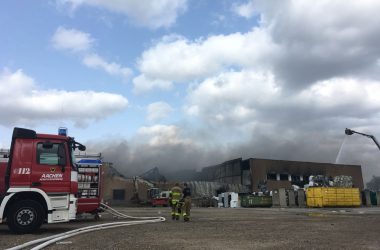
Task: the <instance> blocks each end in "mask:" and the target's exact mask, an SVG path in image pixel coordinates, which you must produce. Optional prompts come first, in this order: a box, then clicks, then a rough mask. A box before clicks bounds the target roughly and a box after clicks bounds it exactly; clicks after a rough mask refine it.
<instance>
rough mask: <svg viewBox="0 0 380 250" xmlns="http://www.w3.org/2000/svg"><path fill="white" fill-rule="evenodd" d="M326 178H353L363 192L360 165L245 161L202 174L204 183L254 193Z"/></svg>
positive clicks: (210, 169) (231, 161)
mask: <svg viewBox="0 0 380 250" xmlns="http://www.w3.org/2000/svg"><path fill="white" fill-rule="evenodd" d="M311 175H313V176H316V175H323V176H326V177H330V178H334V177H335V176H339V175H346V176H351V177H352V179H353V185H354V187H357V188H359V189H361V190H362V189H364V183H363V176H362V171H361V166H360V165H346V164H332V163H319V162H302V161H284V160H269V159H257V158H250V159H246V160H243V159H242V158H238V159H234V160H230V161H226V162H223V163H221V164H218V165H214V166H210V167H206V168H204V169H203V170H202V172H201V174H200V179H201V180H204V181H215V182H222V183H231V184H242V185H244V186H247V187H249V188H250V190H251V191H252V192H255V191H260V190H261V189H262V187H265V188H266V189H267V190H274V189H278V188H291V187H292V185H297V186H300V187H303V185H304V184H307V183H308V182H309V177H310V176H311Z"/></svg>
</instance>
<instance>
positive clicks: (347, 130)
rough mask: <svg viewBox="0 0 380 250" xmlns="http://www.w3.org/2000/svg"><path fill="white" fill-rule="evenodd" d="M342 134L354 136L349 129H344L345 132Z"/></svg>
mask: <svg viewBox="0 0 380 250" xmlns="http://www.w3.org/2000/svg"><path fill="white" fill-rule="evenodd" d="M344 133H346V135H352V134H354V132H352V130H351V129H349V128H346V130H345V131H344Z"/></svg>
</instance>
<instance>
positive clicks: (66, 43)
mask: <svg viewBox="0 0 380 250" xmlns="http://www.w3.org/2000/svg"><path fill="white" fill-rule="evenodd" d="M51 42H52V44H53V47H54V48H56V49H63V50H71V51H74V52H79V51H86V50H89V49H90V48H91V47H92V45H93V43H94V39H93V38H92V37H91V35H90V34H88V33H85V32H82V31H79V30H76V29H66V28H64V27H58V28H57V30H56V31H55V33H54V35H53V37H52V38H51Z"/></svg>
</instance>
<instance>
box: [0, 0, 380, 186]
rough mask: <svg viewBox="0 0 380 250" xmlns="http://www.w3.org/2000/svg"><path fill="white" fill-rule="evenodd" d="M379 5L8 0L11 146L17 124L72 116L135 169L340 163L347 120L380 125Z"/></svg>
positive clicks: (359, 146) (359, 155) (339, 0)
mask: <svg viewBox="0 0 380 250" xmlns="http://www.w3.org/2000/svg"><path fill="white" fill-rule="evenodd" d="M379 7H380V4H379V3H378V1H375V0H363V1H361V2H360V3H358V2H357V1H343V0H335V1H327V0H322V1H318V3H315V2H314V1H307V0H296V1H269V0H267V1H260V0H241V1H227V0H209V1H204V0H157V1H149V0H140V1H133V0H126V1H116V0H107V1H106V0H96V1H91V0H51V1H33V2H32V1H2V2H1V4H0V99H1V102H0V147H1V148H7V147H9V142H10V136H11V131H12V128H13V127H14V126H19V127H27V128H32V129H35V130H36V131H38V132H44V133H56V132H57V128H58V127H60V126H66V127H68V129H69V133H70V135H72V136H75V137H76V138H77V139H78V140H80V141H82V142H85V143H87V144H88V145H89V147H90V149H91V150H92V151H99V152H100V151H101V152H104V154H105V155H106V157H108V160H111V161H115V162H116V163H117V164H116V165H118V167H119V168H120V169H122V170H123V171H124V173H127V174H136V173H138V172H139V171H140V172H141V171H144V170H147V169H149V168H152V167H154V166H159V167H161V168H164V169H165V168H166V169H173V168H176V169H184V168H200V167H202V166H207V165H208V164H217V163H220V162H222V161H225V160H229V159H231V158H233V157H262V158H275V159H286V160H307V161H322V162H335V160H336V155H337V153H338V151H339V149H340V147H341V145H342V141H343V140H344V138H345V136H344V128H346V127H350V128H353V129H356V130H359V131H363V132H367V133H371V134H374V135H379V134H380V129H379V126H378V125H379V123H380V119H379V108H380V101H379V99H378V96H379V94H380V85H379V83H380V82H379V77H378V76H379V74H378V73H379V67H380V49H379V47H378V44H379V42H380V41H379V40H380V20H376V19H379V18H378V17H377V16H378V15H377V12H376V10H378V9H379ZM370 17H371V18H370ZM347 141H348V142H347V143H345V145H344V147H345V150H343V151H342V155H341V157H340V158H339V160H340V163H349V164H361V165H363V172H364V174H365V176H366V178H367V179H368V178H369V177H370V176H371V175H372V174H380V170H378V168H377V167H376V166H377V162H378V160H379V157H378V156H377V154H378V152H377V149H376V148H375V147H373V143H372V142H371V141H368V140H366V138H358V137H354V138H352V137H350V138H349V139H347ZM173 159H175V161H174V162H173Z"/></svg>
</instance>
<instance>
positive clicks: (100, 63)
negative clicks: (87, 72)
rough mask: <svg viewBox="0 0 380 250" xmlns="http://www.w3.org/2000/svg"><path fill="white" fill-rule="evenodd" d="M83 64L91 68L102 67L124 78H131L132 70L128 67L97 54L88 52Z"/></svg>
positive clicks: (109, 72)
mask: <svg viewBox="0 0 380 250" xmlns="http://www.w3.org/2000/svg"><path fill="white" fill-rule="evenodd" d="M83 64H84V65H86V66H87V67H89V68H93V69H101V70H104V71H105V72H107V73H108V74H110V75H119V76H122V77H124V78H129V77H130V76H131V75H132V70H131V69H130V68H127V67H122V66H121V65H120V64H117V63H114V62H107V61H106V60H104V59H103V58H102V57H100V56H99V55H97V54H88V55H85V56H84V58H83Z"/></svg>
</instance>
